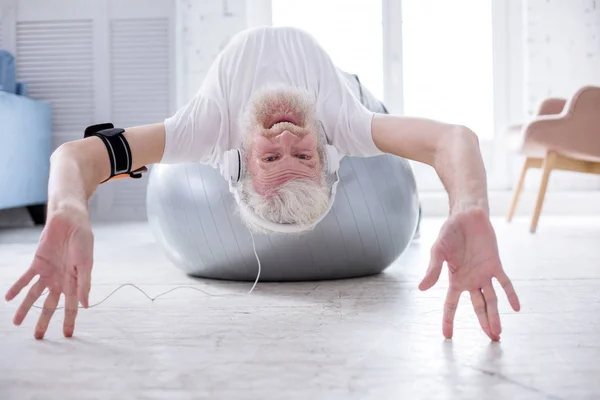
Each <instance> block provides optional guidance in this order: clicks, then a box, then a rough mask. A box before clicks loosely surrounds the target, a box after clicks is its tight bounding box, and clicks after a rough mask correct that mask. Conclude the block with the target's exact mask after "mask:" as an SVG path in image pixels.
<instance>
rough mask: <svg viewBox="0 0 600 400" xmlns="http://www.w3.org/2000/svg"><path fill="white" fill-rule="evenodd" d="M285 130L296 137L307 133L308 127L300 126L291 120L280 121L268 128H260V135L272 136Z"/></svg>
mask: <svg viewBox="0 0 600 400" xmlns="http://www.w3.org/2000/svg"><path fill="white" fill-rule="evenodd" d="M286 130H287V131H289V132H291V133H292V134H294V135H296V136H298V137H304V136H306V135H308V134H309V132H310V131H309V129H306V128H304V127H300V126H298V125H295V124H293V123H291V122H280V123H278V124H275V125H273V126H272V127H271V128H269V129H264V128H262V129H261V135H262V136H264V137H266V138H272V137H275V136H278V135H280V134H281V133H283V132H284V131H286Z"/></svg>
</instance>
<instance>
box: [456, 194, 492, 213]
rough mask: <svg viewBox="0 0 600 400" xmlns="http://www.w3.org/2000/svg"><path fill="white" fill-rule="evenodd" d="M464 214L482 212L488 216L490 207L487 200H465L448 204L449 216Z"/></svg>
mask: <svg viewBox="0 0 600 400" xmlns="http://www.w3.org/2000/svg"><path fill="white" fill-rule="evenodd" d="M464 212H483V213H484V214H485V215H487V216H489V215H490V207H489V203H488V201H487V198H466V199H460V200H458V201H456V202H455V203H453V204H450V215H454V214H459V213H464Z"/></svg>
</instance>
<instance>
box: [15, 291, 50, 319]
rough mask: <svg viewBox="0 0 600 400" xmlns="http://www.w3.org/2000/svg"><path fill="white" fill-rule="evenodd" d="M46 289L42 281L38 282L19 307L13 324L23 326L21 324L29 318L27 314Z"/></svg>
mask: <svg viewBox="0 0 600 400" xmlns="http://www.w3.org/2000/svg"><path fill="white" fill-rule="evenodd" d="M45 288H46V285H44V284H43V283H42V282H41V281H40V280H38V281H37V282H36V283H35V284H34V285H33V286H32V287H31V288H30V289H29V292H28V293H27V296H25V299H24V300H23V302H22V303H21V305H20V306H19V309H18V310H17V313H16V314H15V318H14V319H13V323H14V324H15V325H21V323H22V322H23V320H24V319H25V317H26V316H27V313H28V312H29V310H30V309H31V306H33V303H35V302H36V301H37V299H38V298H39V297H40V296H41V295H42V293H43V292H44V289H45Z"/></svg>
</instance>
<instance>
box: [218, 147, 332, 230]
mask: <svg viewBox="0 0 600 400" xmlns="http://www.w3.org/2000/svg"><path fill="white" fill-rule="evenodd" d="M325 153H326V157H327V160H326V162H327V173H328V175H334V176H335V181H334V183H333V185H332V188H331V196H330V197H329V204H328V207H327V211H325V212H324V213H323V215H321V217H320V218H319V219H318V220H316V221H314V222H313V223H312V224H310V225H299V224H278V223H275V222H272V221H268V220H265V219H263V218H261V217H259V216H258V215H256V214H255V213H254V212H253V211H252V210H250V208H248V206H247V205H246V204H244V202H243V201H242V200H241V199H240V196H239V193H238V191H237V187H236V183H237V182H239V180H240V179H241V178H242V176H243V175H244V168H245V165H244V160H243V157H242V152H241V151H240V150H239V149H231V150H227V151H226V152H225V153H224V154H223V159H222V160H221V163H220V171H221V175H222V176H223V178H225V180H226V181H227V182H228V183H229V191H230V192H231V193H232V194H233V195H234V197H235V200H236V202H237V203H238V206H239V207H240V211H241V212H242V213H243V214H244V215H245V216H246V217H247V218H249V219H251V220H252V221H253V222H254V223H255V224H257V225H260V226H262V227H263V228H266V229H268V230H271V231H275V232H282V233H295V232H302V231H305V230H308V229H311V228H313V227H314V226H315V225H317V224H318V223H319V222H321V220H322V219H323V218H325V216H326V215H327V214H328V213H329V211H330V210H331V208H332V207H333V201H334V199H335V192H336V189H337V185H338V183H339V181H340V177H339V174H338V170H339V168H340V161H341V159H342V158H343V155H340V153H339V152H338V151H337V149H336V148H335V147H334V146H332V145H329V144H327V145H325Z"/></svg>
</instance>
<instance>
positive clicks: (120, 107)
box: [110, 18, 171, 219]
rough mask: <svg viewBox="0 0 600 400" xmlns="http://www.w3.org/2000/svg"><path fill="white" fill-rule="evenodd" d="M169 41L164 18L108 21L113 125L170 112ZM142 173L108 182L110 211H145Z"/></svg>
mask: <svg viewBox="0 0 600 400" xmlns="http://www.w3.org/2000/svg"><path fill="white" fill-rule="evenodd" d="M169 52H170V44H169V21H168V19H167V18H147V19H120V20H113V21H111V23H110V60H111V63H110V69H111V70H110V76H111V101H110V104H111V114H112V121H113V122H114V124H115V125H116V126H135V125H143V124H149V123H154V122H160V121H162V120H163V119H164V118H165V117H166V116H167V115H168V114H169V105H170V101H171V96H170V80H169V79H170V66H169V63H170V61H169V60H170V57H169ZM146 180H147V175H145V176H144V177H143V178H142V179H141V180H138V181H133V182H132V181H130V180H120V181H115V182H111V183H110V185H111V187H112V190H113V196H112V202H111V213H112V214H114V215H124V216H130V217H135V219H138V218H143V217H144V216H145V215H146V211H145V210H146V187H147V181H146Z"/></svg>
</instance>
